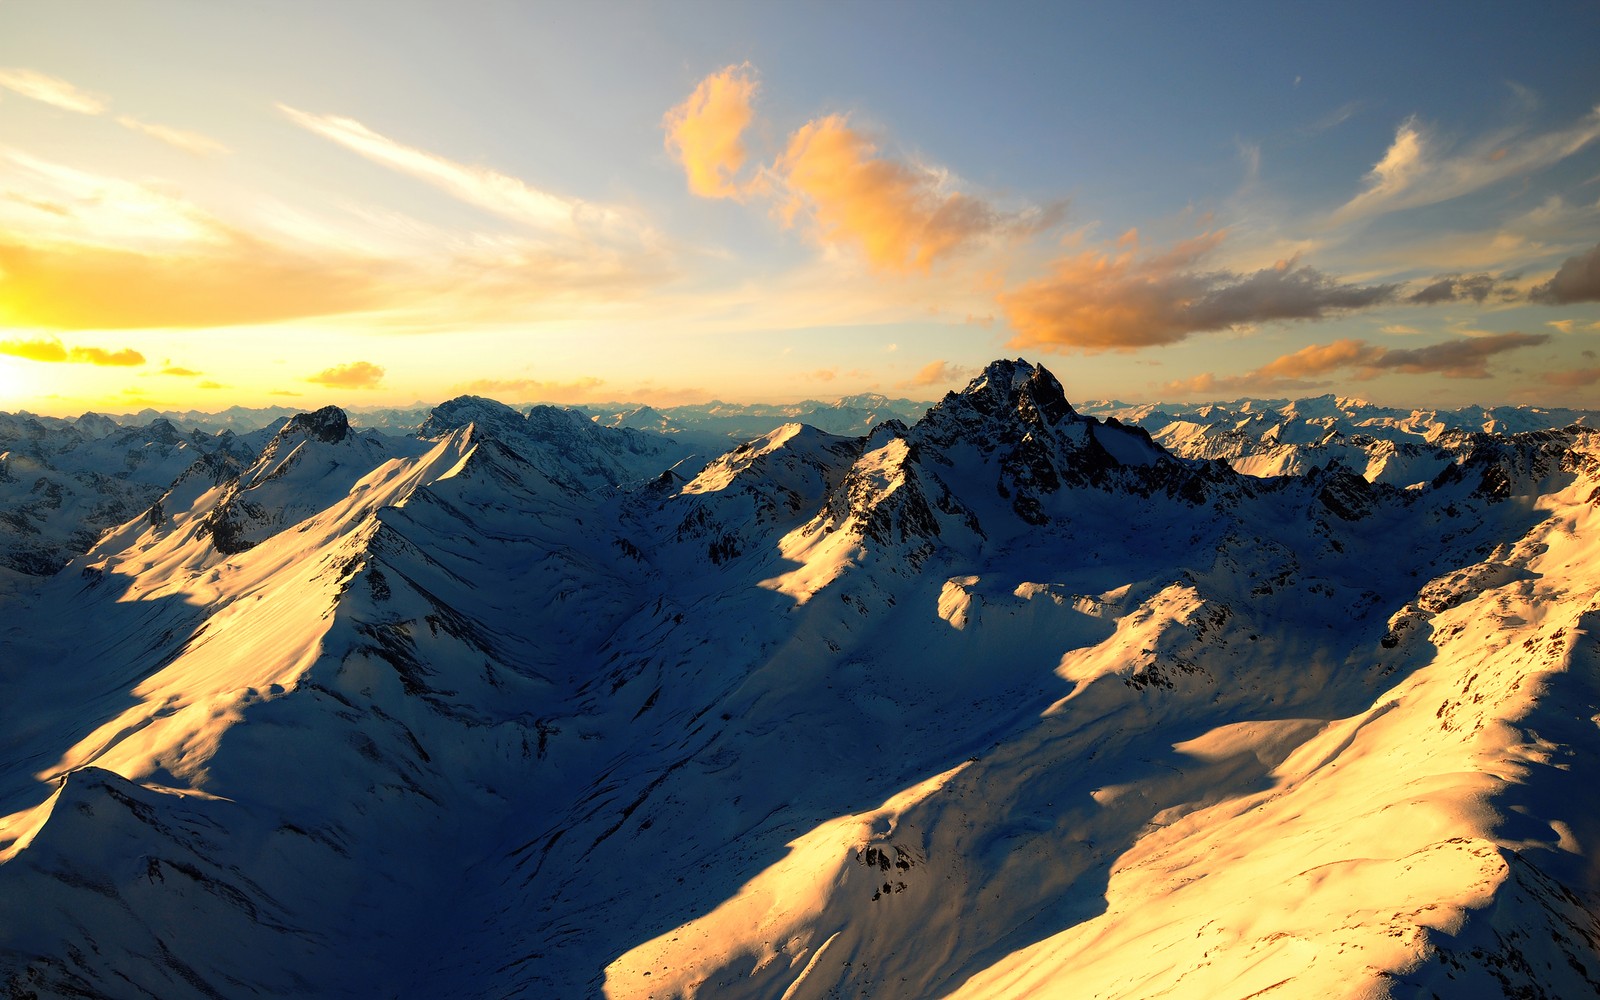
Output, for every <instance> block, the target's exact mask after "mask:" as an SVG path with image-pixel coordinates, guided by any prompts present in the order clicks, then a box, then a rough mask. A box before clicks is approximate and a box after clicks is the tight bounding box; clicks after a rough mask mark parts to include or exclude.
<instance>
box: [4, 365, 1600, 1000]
mask: <svg viewBox="0 0 1600 1000" xmlns="http://www.w3.org/2000/svg"><path fill="white" fill-rule="evenodd" d="M1131 419H1132V418H1131V415H1130V416H1129V419H1128V420H1124V419H1122V418H1118V419H1117V420H1115V421H1113V420H1104V421H1102V420H1099V419H1096V418H1094V417H1092V416H1088V415H1086V414H1085V413H1083V412H1080V411H1079V410H1076V409H1074V407H1073V406H1072V405H1071V404H1070V403H1069V402H1068V401H1067V400H1066V399H1065V398H1064V396H1063V394H1062V391H1061V387H1060V385H1059V383H1058V382H1057V381H1056V379H1055V378H1054V376H1052V375H1051V374H1050V373H1049V372H1047V371H1045V370H1044V369H1042V368H1038V367H1035V366H1033V365H1030V364H1028V363H1026V362H1022V361H1002V362H996V363H995V364H993V365H991V366H989V367H988V368H987V369H986V370H985V371H984V372H983V373H982V374H981V375H979V376H978V377H977V378H976V379H974V380H973V382H972V383H971V384H970V385H969V386H968V387H967V388H966V389H965V390H963V391H962V392H960V393H951V394H949V395H947V396H946V397H945V398H944V399H943V400H942V401H940V402H939V403H938V404H937V405H935V406H934V407H933V408H932V409H931V410H930V411H928V412H927V413H926V415H924V416H921V417H919V418H915V419H911V420H907V419H905V418H902V417H893V418H890V419H885V420H882V421H880V422H878V423H877V424H876V425H875V426H874V427H872V428H871V429H870V431H869V432H867V433H862V434H837V433H831V432H829V431H827V430H826V429H819V428H817V427H814V426H806V424H805V423H804V422H803V421H802V422H798V423H787V424H785V425H783V426H780V427H777V428H776V429H769V430H767V431H765V432H763V433H759V434H754V435H751V436H750V438H749V439H748V440H746V441H745V442H744V443H743V444H741V445H739V446H738V447H736V448H734V449H732V450H730V451H728V452H727V453H726V454H723V455H722V456H721V457H718V458H714V459H713V460H712V461H710V462H709V463H708V464H704V467H703V468H700V467H698V466H697V465H695V464H693V463H691V465H688V466H685V465H681V464H680V463H681V461H682V458H683V455H682V451H683V449H682V448H681V447H677V446H675V445H674V444H673V442H671V441H666V440H664V439H663V438H661V437H659V436H656V435H651V434H647V433H643V432H641V431H639V430H637V429H635V430H632V431H629V430H625V429H621V428H613V427H607V426H600V425H599V424H598V423H596V422H594V421H585V420H583V419H582V418H581V417H579V418H576V419H575V418H574V416H573V415H572V414H571V412H570V411H560V410H551V411H548V412H544V411H533V412H528V413H523V412H519V411H516V410H512V409H510V408H507V407H501V406H500V405H499V404H494V403H490V402H489V401H486V400H476V399H472V398H463V399H460V400H453V401H451V402H449V403H446V404H442V405H441V406H439V407H437V408H435V409H434V411H433V412H432V413H431V414H430V415H429V416H428V418H427V419H426V420H425V421H424V422H423V423H422V425H421V427H420V429H419V431H418V433H417V435H416V436H413V437H410V438H397V437H380V436H377V435H372V434H363V433H360V432H357V431H353V430H352V429H351V428H350V427H349V422H348V420H347V418H346V417H345V415H344V414H343V413H341V412H340V411H338V410H334V409H331V408H330V409H329V410H324V411H319V412H317V413H314V414H305V415H297V416H295V417H293V418H291V419H290V420H288V421H287V422H286V423H284V424H283V425H282V427H281V428H278V429H276V430H275V432H274V433H273V435H272V436H271V437H270V439H269V440H266V441H264V442H263V444H262V446H261V447H260V448H259V449H258V452H257V454H255V455H254V456H253V457H252V458H251V460H250V461H249V462H247V463H241V465H240V467H239V468H238V469H237V470H236V471H228V470H222V471H224V472H226V473H227V474H220V473H219V474H218V475H216V476H214V477H212V476H197V477H190V478H187V479H182V480H180V481H178V482H177V483H175V484H173V485H172V486H171V488H170V489H169V490H168V492H167V493H166V495H164V496H163V497H162V498H161V502H160V503H159V504H156V505H153V506H152V507H151V508H150V509H149V510H147V511H144V512H142V513H140V514H139V515H138V516H136V517H131V518H130V519H129V520H128V521H127V523H125V524H123V525H122V526H121V527H120V528H117V529H116V530H114V531H112V532H110V533H108V534H106V535H105V536H104V537H102V538H100V539H99V541H98V543H97V544H96V545H95V546H94V548H93V549H92V551H90V552H88V553H87V554H85V555H83V556H82V557H80V558H78V559H76V560H75V561H74V562H72V563H71V564H70V565H68V566H67V567H66V568H65V569H64V570H62V571H61V572H60V573H58V574H56V575H54V576H52V577H50V578H49V579H48V580H45V581H43V582H42V583H41V584H40V585H39V586H38V587H37V588H35V589H33V590H32V591H29V592H27V593H25V594H22V595H19V596H16V597H12V598H9V599H5V600H6V603H5V604H4V605H0V609H3V610H4V612H5V614H4V617H3V619H0V620H3V622H4V624H3V625H0V629H3V632H4V634H3V635H0V664H4V666H3V667H0V760H3V761H4V762H5V764H6V767H5V769H4V771H3V772H0V817H3V818H0V981H4V982H5V983H6V984H7V986H8V987H9V988H10V990H11V992H12V993H13V994H14V995H30V994H32V995H41V996H46V995H48V996H69V995H105V996H123V995H141V994H154V995H158V996H163V997H186V996H218V995H221V996H230V997H231V996H248V995H257V994H297V995H301V994H311V995H321V996H355V995H359V996H372V995H406V996H443V995H449V996H497V997H499V996H526V997H578V996H606V997H638V998H645V997H672V996H684V997H689V996H701V997H710V996H716V997H763V998H778V997H781V998H785V1000H800V998H812V997H816V998H821V997H840V996H846V997H865V996H877V997H931V996H943V997H1023V996H1039V997H1130V998H1131V997H1153V996H1167V997H1207V998H1209V997H1215V996H1240V997H1243V996H1252V995H1280V996H1296V997H1311V996H1316V997H1324V996H1346V997H1356V996H1362V997H1370V996H1394V997H1429V996H1435V995H1437V996H1441V997H1457V996H1459V997H1478V996H1499V995H1506V996H1529V997H1541V996H1542V997H1576V996H1592V995H1595V994H1596V992H1597V991H1600V920H1597V916H1596V914H1597V913H1600V909H1597V895H1596V894H1597V890H1600V884H1597V881H1596V872H1597V871H1600V863H1597V855H1596V853H1595V847H1594V845H1595V844H1596V843H1597V842H1600V841H1597V838H1600V811H1597V810H1595V809H1594V807H1593V805H1592V791H1591V789H1592V786H1593V784H1594V782H1595V780H1596V778H1597V777H1600V774H1597V771H1600V764H1597V763H1596V762H1597V761H1600V753H1597V751H1600V647H1597V645H1596V639H1595V634H1596V630H1597V628H1600V432H1597V431H1594V430H1591V429H1588V428H1585V427H1569V428H1565V429H1548V428H1546V429H1543V430H1539V431H1535V432H1530V433H1518V434H1509V435H1506V434H1485V433H1484V432H1482V431H1481V429H1479V430H1478V431H1477V432H1475V433H1474V434H1468V435H1464V436H1463V439H1462V441H1461V442H1460V443H1459V446H1455V447H1454V450H1453V451H1452V452H1451V454H1452V455H1453V456H1454V457H1453V458H1452V459H1451V460H1449V461H1447V462H1446V463H1445V466H1442V467H1441V469H1442V471H1441V472H1439V473H1436V474H1435V475H1432V476H1430V477H1428V478H1427V479H1426V481H1425V482H1423V483H1422V485H1420V486H1418V487H1416V488H1411V489H1402V488H1397V487H1395V486H1391V485H1389V484H1388V483H1387V482H1385V481H1381V480H1382V477H1381V476H1380V477H1374V478H1377V479H1379V480H1380V481H1377V482H1372V481H1369V479H1368V477H1366V476H1363V475H1362V474H1360V473H1362V472H1363V471H1365V470H1363V469H1361V468H1358V467H1356V466H1355V465H1354V464H1353V463H1348V462H1346V463H1342V467H1341V466H1338V465H1334V466H1328V465H1326V464H1325V463H1324V464H1323V465H1322V466H1321V467H1318V468H1315V469H1314V470H1312V471H1308V472H1306V473H1305V474H1303V475H1302V474H1295V473H1294V471H1293V470H1283V472H1284V474H1281V475H1276V476H1273V477H1271V478H1259V477H1256V476H1250V475H1245V474H1242V473H1241V472H1239V471H1236V470H1235V469H1234V468H1230V467H1229V465H1228V464H1227V463H1225V462H1222V461H1214V460H1209V459H1206V458H1187V457H1182V456H1175V455H1174V454H1172V452H1171V451H1170V450H1168V449H1166V448H1164V447H1162V445H1161V443H1160V434H1159V431H1160V429H1161V428H1157V429H1156V430H1153V431H1152V430H1148V429H1147V428H1140V427H1136V426H1131V425H1130V424H1131ZM1220 457H1227V456H1220ZM1230 461H1231V459H1230ZM1235 464H1237V463H1235ZM675 465H676V466H678V470H677V471H674V469H673V467H674V466H675Z"/></svg>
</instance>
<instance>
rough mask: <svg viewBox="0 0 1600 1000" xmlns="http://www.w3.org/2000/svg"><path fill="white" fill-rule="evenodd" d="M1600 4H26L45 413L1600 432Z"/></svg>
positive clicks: (36, 353)
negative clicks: (1229, 408)
mask: <svg viewBox="0 0 1600 1000" xmlns="http://www.w3.org/2000/svg"><path fill="white" fill-rule="evenodd" d="M1597 39H1600V5H1597V4H1595V3H1592V2H1585V3H1559V2H1549V3H1540V4H1529V5H1512V4H1505V3H1475V2H1459V3H1452V4H1449V5H1429V4H1392V3H1383V4H1362V3H1348V4H1325V3H1318V4H1312V3H1292V2H1279V3H1259V4H1258V3H1244V2H1239V3H1233V2H1230V3H1227V4H1211V5H1200V4H1169V3H1137V2H1130V3H1117V4H1112V3H1093V4H1090V3H1060V4H1039V3H1032V2H1029V3H1005V2H990V3H982V4H978V3H962V4H946V3H914V4H913V3H902V2H889V0H880V2H873V3H850V2H845V0H829V2H823V3H806V2H794V3H785V4H749V3H712V2H677V3H642V2H640V3H625V2H621V0H604V2H596V3H588V4H573V3H554V2H550V3H533V2H528V3H490V2H480V0H473V2H462V3H451V4H445V3H442V2H440V3H419V2H412V0H391V2H385V3H377V2H365V0H357V2H352V3H340V4H329V3H324V2H299V0H277V2H274V3H272V4H209V3H202V2H198V0H184V2H155V0H130V2H126V3H116V4H109V3H87V2H75V0H0V410H6V411H17V410H24V409H25V410H28V411H31V412H35V413H44V414H52V415H61V416H70V415H77V414H79V413H83V412H85V411H87V410H95V411H99V412H109V413H126V412H132V411H137V410H139V409H142V408H146V407H154V408H157V409H190V408H195V409H203V410H218V409H223V408H226V407H228V406H232V405H243V406H268V405H283V406H291V407H300V408H306V409H310V408H313V407H316V406H321V405H325V404H327V403H337V404H340V405H345V406H351V407H363V406H395V405H407V404H410V403H413V402H417V401H421V402H424V403H434V402H438V401H441V400H444V399H447V398H450V397H452V396H457V395H461V394H463V393H474V394H478V395H484V396H490V397H493V398H497V399H501V400H504V401H507V402H513V403H516V402H534V401H549V402H557V403H570V404H580V405H581V404H586V403H588V404H592V403H598V402H601V401H629V402H638V403H649V404H652V405H672V404H679V403H699V402H705V401H708V400H711V399H722V400H727V401H735V402H758V401H760V402H786V401H792V400H798V399H805V398H813V399H822V400H829V399H834V398H838V397H840V396H843V395H847V394H854V393H861V392H879V393H884V394H886V395H888V396H891V397H906V398H912V399H937V398H938V397H939V396H941V395H942V394H943V393H944V392H946V391H948V390H951V389H957V388H960V387H961V386H962V385H963V384H965V382H966V381H967V380H968V379H970V378H971V377H972V376H973V375H974V374H975V373H976V372H977V371H979V370H980V369H981V368H982V367H983V366H984V365H985V364H986V363H988V362H989V361H991V360H994V359H996V358H1001V357H1023V358H1027V359H1029V360H1031V361H1034V362H1036V363H1040V364H1043V365H1044V366H1046V367H1048V368H1049V369H1050V370H1051V371H1053V372H1055V373H1056V375H1057V376H1058V377H1059V378H1060V379H1061V381H1062V383H1063V385H1064V386H1065V387H1066V389H1067V392H1068V396H1069V398H1071V399H1076V400H1091V399H1107V398H1115V399H1122V400H1126V401H1156V400H1171V401H1199V400H1212V399H1216V400H1226V399H1235V398H1239V397H1243V396H1252V397H1269V398H1295V397H1302V396H1314V395H1321V394H1324V393H1335V394H1338V395H1342V396H1353V397H1358V398H1361V399H1366V400H1370V401H1372V402H1376V403H1381V404H1385V405H1394V406H1410V407H1445V406H1451V407H1453V406H1461V405H1466V404H1474V403H1476V404H1482V405H1496V404H1505V403H1515V404H1530V403H1531V404H1540V405H1568V406H1587V407H1600V59H1597V58H1595V54H1594V53H1595V42H1596V40H1597Z"/></svg>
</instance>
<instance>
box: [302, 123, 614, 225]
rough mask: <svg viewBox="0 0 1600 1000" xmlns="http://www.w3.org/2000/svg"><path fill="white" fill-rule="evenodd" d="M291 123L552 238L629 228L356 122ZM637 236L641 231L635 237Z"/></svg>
mask: <svg viewBox="0 0 1600 1000" xmlns="http://www.w3.org/2000/svg"><path fill="white" fill-rule="evenodd" d="M278 110H279V111H281V112H283V114H284V115H286V116H288V118H289V120H290V121H292V122H294V123H295V124H296V125H299V126H300V127H301V128H304V129H307V130H309V131H311V132H314V133H316V134H317V135H320V136H322V137H323V138H325V139H329V140H331V141H333V142H336V143H338V144H339V145H341V146H343V147H345V148H346V149H349V150H351V151H352V152H355V153H359V154H360V155H362V156H365V157H366V158H367V159H369V160H372V161H373V162H375V163H380V164H383V165H384V166H386V167H390V168H391V169H394V170H397V171H399V172H400V173H403V174H406V175H408V176H411V177H414V178H416V179H417V180H420V181H424V182H426V183H428V184H431V185H433V186H434V187H437V188H439V189H440V190H442V191H445V192H447V193H448V194H451V195H453V196H454V197H456V198H459V199H460V200H462V201H464V202H466V203H468V204H470V205H476V206H477V207H478V208H481V209H484V210H485V211H488V212H492V213H494V214H495V215H498V216H501V217H502V218H506V219H510V220H512V221H515V222H519V223H522V224H524V225H527V226H530V227H532V228H534V229H537V230H540V231H543V232H547V233H550V234H555V235H561V236H567V237H573V238H577V237H581V236H583V235H585V230H586V229H607V228H616V227H623V228H628V227H627V226H625V225H624V223H625V221H626V219H625V217H626V213H624V212H622V211H621V210H619V209H615V208H612V207H608V206H605V205H598V204H595V203H592V202H586V201H582V200H580V199H577V198H565V197H562V196H560V195H556V194H552V193H550V192H548V191H542V190H540V189H539V188H536V187H534V186H533V185H531V184H528V183H527V182H525V181H522V180H520V179H518V178H516V177H512V176H510V175H509V174H503V173H500V172H499V171H496V170H490V169H489V168H487V167H477V166H468V165H467V164H464V163H457V162H455V161H454V160H449V159H446V158H445V157H442V156H439V155H436V154H434V153H430V152H427V151H426V150H422V149H417V148H416V147H413V146H407V145H405V144H404V143H400V142H396V141H395V140H393V139H390V138H388V137H387V136H384V135H380V134H379V133H377V132H374V131H373V130H372V129H370V128H368V127H367V126H365V125H363V124H361V123H360V122H358V121H356V120H355V119H353V118H342V117H339V116H337V115H315V114H310V113H309V112H305V111H299V110H297V109H295V108H291V107H289V106H288V105H285V104H279V105H278ZM634 235H637V232H635V233H634Z"/></svg>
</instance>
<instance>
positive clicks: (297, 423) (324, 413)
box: [278, 406, 350, 444]
mask: <svg viewBox="0 0 1600 1000" xmlns="http://www.w3.org/2000/svg"><path fill="white" fill-rule="evenodd" d="M349 433H350V418H349V417H348V416H346V415H345V412H344V411H343V410H341V409H339V407H337V406H324V407H323V408H322V409H320V410H315V411H313V412H311V413H296V414H295V415H294V416H292V417H290V418H289V421H288V423H285V424H284V425H283V427H282V429H280V430H279V431H278V435H279V436H280V437H289V436H291V435H294V434H304V435H305V436H306V438H307V439H308V440H311V441H321V442H323V443H324V444H335V443H337V442H339V441H343V440H344V439H345V437H346V436H348V435H349Z"/></svg>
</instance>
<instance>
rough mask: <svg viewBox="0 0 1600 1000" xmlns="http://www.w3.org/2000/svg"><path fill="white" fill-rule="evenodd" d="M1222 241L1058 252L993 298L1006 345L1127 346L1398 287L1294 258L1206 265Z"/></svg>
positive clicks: (1341, 303) (1340, 306) (1311, 316)
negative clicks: (1237, 269) (1355, 280)
mask: <svg viewBox="0 0 1600 1000" xmlns="http://www.w3.org/2000/svg"><path fill="white" fill-rule="evenodd" d="M1221 241H1222V234H1221V233H1208V234H1206V235H1204V236H1200V237H1197V238H1196V239H1193V240H1187V241H1185V242H1182V243H1179V244H1177V245H1175V246H1174V247H1172V248H1171V249H1170V250H1167V251H1165V252H1163V253H1159V254H1155V255H1153V256H1142V255H1141V254H1140V252H1139V251H1138V249H1137V248H1136V247H1134V246H1132V245H1131V241H1130V244H1129V245H1127V246H1124V244H1123V243H1122V242H1121V241H1119V244H1118V245H1119V250H1118V251H1117V252H1116V253H1115V254H1111V253H1106V252H1104V251H1099V250H1088V251H1084V252H1083V253H1079V254H1074V255H1071V256H1068V257H1062V258H1060V259H1058V260H1056V261H1055V263H1054V265H1053V273H1052V274H1051V275H1050V276H1048V277H1045V278H1040V279H1038V280H1035V281H1030V282H1027V283H1025V284H1022V285H1020V286H1018V287H1017V288H1016V289H1015V290H1013V291H1009V292H1002V293H1001V294H1000V297H999V300H1000V305H1001V307H1002V308H1003V309H1004V310H1005V313H1006V318H1007V319H1008V320H1009V321H1010V323H1011V327H1012V329H1014V330H1015V331H1016V336H1015V337H1013V338H1012V339H1011V342H1010V346H1012V347H1018V348H1039V349H1043V350H1051V351H1070V350H1075V349H1076V350H1082V351H1085V352H1088V353H1096V352H1099V351H1129V350H1136V349H1138V348H1141V347H1151V346H1155V345H1159V344H1172V343H1177V342H1178V341H1180V340H1183V339H1185V338H1187V337H1188V336H1189V335H1190V334H1194V333H1205V332H1210V331H1216V330H1226V329H1230V328H1234V327H1239V326H1244V325H1248V324H1252V323H1262V322H1269V321H1274V320H1297V319H1306V320H1315V319H1322V318H1323V317H1324V316H1325V315H1327V314H1329V313H1337V312H1343V311H1346V310H1350V309H1360V308H1363V307H1366V306H1371V305H1376V304H1378V303H1381V302H1385V301H1388V300H1389V299H1391V298H1393V297H1394V294H1395V291H1396V290H1397V288H1398V287H1399V286H1397V285H1351V284H1345V283H1342V282H1339V281H1337V280H1335V279H1333V278H1331V277H1329V276H1328V275H1326V274H1323V273H1322V272H1320V271H1317V270H1316V269H1315V268H1312V267H1308V266H1296V262H1295V261H1293V260H1289V261H1283V262H1280V263H1279V264H1278V265H1277V266H1275V267H1269V268H1263V269H1261V270H1259V271H1257V272H1255V273H1254V274H1248V275H1243V274H1236V273H1234V272H1231V271H1208V270H1203V269H1202V267H1201V264H1202V262H1203V260H1204V259H1205V257H1206V256H1207V255H1208V254H1210V253H1211V252H1212V251H1213V250H1215V249H1216V247H1217V246H1218V244H1220V243H1221Z"/></svg>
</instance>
